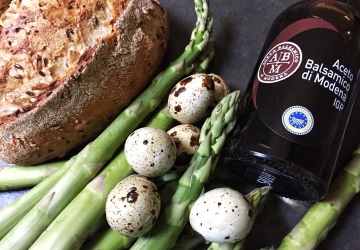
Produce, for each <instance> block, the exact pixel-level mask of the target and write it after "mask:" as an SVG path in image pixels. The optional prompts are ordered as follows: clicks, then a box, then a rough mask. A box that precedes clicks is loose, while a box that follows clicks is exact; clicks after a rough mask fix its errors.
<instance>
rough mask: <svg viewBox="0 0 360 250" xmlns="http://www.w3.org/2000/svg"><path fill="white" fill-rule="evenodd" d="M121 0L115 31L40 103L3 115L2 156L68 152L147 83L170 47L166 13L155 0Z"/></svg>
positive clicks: (21, 158) (19, 158)
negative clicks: (168, 46) (121, 7)
mask: <svg viewBox="0 0 360 250" xmlns="http://www.w3.org/2000/svg"><path fill="white" fill-rule="evenodd" d="M83 1H84V0H83ZM73 2H74V1H73ZM98 2H106V1H105V0H99V1H98ZM108 2H112V1H110V0H109V1H108ZM122 3H123V6H125V7H124V9H123V11H122V12H121V13H120V16H119V18H117V20H114V22H113V24H112V25H113V32H112V33H111V34H109V35H108V36H106V37H104V38H103V39H102V40H101V41H99V42H98V43H97V44H96V45H95V46H94V47H93V48H89V49H88V50H87V52H86V53H84V54H83V55H81V56H80V58H79V60H78V63H77V65H76V67H74V68H73V69H72V72H71V73H70V74H66V75H64V76H63V77H61V78H59V79H57V81H56V82H54V84H51V85H50V86H49V87H50V89H48V90H47V93H46V94H45V95H43V96H42V98H41V100H39V101H38V102H36V105H33V106H30V107H27V108H26V109H24V110H18V111H17V112H14V113H13V114H12V115H7V116H6V117H4V116H3V117H1V116H0V158H1V159H2V160H3V161H5V162H8V163H15V164H22V165H33V164H38V163H40V162H44V161H46V160H49V159H53V158H56V157H61V156H64V155H65V154H66V153H67V152H69V151H70V150H71V149H74V148H75V147H77V146H78V145H80V144H84V143H86V142H89V141H90V140H92V139H94V138H95V137H96V136H97V135H98V134H99V133H100V132H101V131H102V130H103V129H104V128H105V127H106V126H108V125H109V123H110V122H111V121H112V120H113V119H114V118H115V117H116V116H117V115H118V114H119V113H120V112H121V111H122V110H123V109H124V108H125V107H126V106H127V105H128V104H129V103H130V102H131V101H132V100H133V99H134V98H135V97H136V96H137V95H138V94H139V93H140V92H141V91H142V90H143V89H144V88H145V86H147V84H148V83H149V82H150V80H151V77H153V76H154V75H155V73H156V71H157V69H158V67H159V65H160V63H161V60H162V57H163V55H164V52H165V49H166V44H167V40H168V21H167V17H166V13H165V11H164V9H163V8H162V7H161V6H160V4H159V3H158V2H157V1H155V0H124V1H122ZM122 3H121V4H122ZM21 11H22V10H20V9H19V12H20V13H19V16H21ZM64 11H65V10H64ZM88 14H89V13H88ZM90 15H91V13H90ZM39 28H40V27H39ZM40 35H42V36H44V39H46V35H47V33H46V32H43V33H42V32H40ZM1 84H2V83H1V82H0V85H1Z"/></svg>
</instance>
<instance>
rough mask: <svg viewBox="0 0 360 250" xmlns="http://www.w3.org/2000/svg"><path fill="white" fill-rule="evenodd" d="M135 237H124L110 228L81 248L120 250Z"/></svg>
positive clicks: (129, 245) (88, 249) (127, 246)
mask: <svg viewBox="0 0 360 250" xmlns="http://www.w3.org/2000/svg"><path fill="white" fill-rule="evenodd" d="M135 240H136V238H133V237H126V236H123V235H121V234H119V233H118V232H116V231H115V230H112V229H111V228H108V229H106V230H104V231H103V232H102V233H101V234H100V235H99V236H97V237H96V238H95V239H94V240H92V241H90V242H89V243H88V244H86V245H85V246H84V247H82V248H81V249H82V250H121V249H126V248H129V247H131V245H132V244H133V242H134V241H135Z"/></svg>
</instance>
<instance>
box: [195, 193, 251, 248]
mask: <svg viewBox="0 0 360 250" xmlns="http://www.w3.org/2000/svg"><path fill="white" fill-rule="evenodd" d="M189 220H190V224H191V226H192V228H193V229H194V230H195V231H196V232H198V233H199V234H201V235H202V236H203V237H204V238H205V239H206V240H208V241H211V242H215V243H235V242H237V241H239V240H241V239H243V238H244V237H245V236H246V235H247V234H248V233H249V232H250V230H251V227H252V224H253V222H254V219H253V211H252V206H251V205H250V204H249V203H248V202H247V200H246V199H245V198H244V196H243V195H242V194H241V193H240V192H238V191H236V190H234V189H231V188H224V187H222V188H216V189H213V190H210V191H208V192H206V193H204V194H203V195H201V196H200V197H199V198H198V199H197V200H196V201H195V203H194V205H193V206H192V208H191V211H190V217H189Z"/></svg>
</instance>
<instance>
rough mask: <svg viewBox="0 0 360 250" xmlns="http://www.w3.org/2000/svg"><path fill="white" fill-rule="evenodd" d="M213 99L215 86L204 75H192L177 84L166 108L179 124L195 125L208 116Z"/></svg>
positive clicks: (210, 79)
mask: <svg viewBox="0 0 360 250" xmlns="http://www.w3.org/2000/svg"><path fill="white" fill-rule="evenodd" d="M214 99H215V86H214V81H213V80H212V78H211V77H210V76H208V75H206V74H202V73H199V74H194V75H191V76H189V77H187V78H185V79H183V80H181V81H180V82H178V83H177V84H176V85H175V86H174V87H173V89H172V90H171V92H170V95H169V98H168V107H169V112H170V114H171V116H172V117H173V118H174V119H175V120H177V121H178V122H180V123H184V124H186V123H187V124H195V123H197V122H200V121H201V120H203V119H204V118H206V117H207V116H208V115H209V112H210V111H211V110H212V105H213V103H214Z"/></svg>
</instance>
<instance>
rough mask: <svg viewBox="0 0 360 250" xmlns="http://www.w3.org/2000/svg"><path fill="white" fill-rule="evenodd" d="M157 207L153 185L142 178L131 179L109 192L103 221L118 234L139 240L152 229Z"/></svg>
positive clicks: (158, 198)
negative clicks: (138, 238)
mask: <svg viewBox="0 0 360 250" xmlns="http://www.w3.org/2000/svg"><path fill="white" fill-rule="evenodd" d="M160 206H161V200H160V195H159V193H158V190H157V187H156V185H155V184H154V183H152V182H151V181H149V180H148V179H147V178H146V177H143V176H141V175H130V176H129V177H127V178H125V179H124V180H122V181H121V182H120V183H119V184H118V185H116V187H115V188H114V189H113V190H112V191H111V192H110V194H109V196H108V198H107V201H106V208H105V210H106V220H107V221H108V224H109V225H110V227H111V228H112V229H114V230H115V231H117V232H119V233H120V234H122V235H125V236H128V237H138V236H140V235H142V234H144V233H146V232H148V231H149V230H150V229H151V228H152V227H153V225H154V224H155V222H156V220H157V218H158V216H159V213H160Z"/></svg>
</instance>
